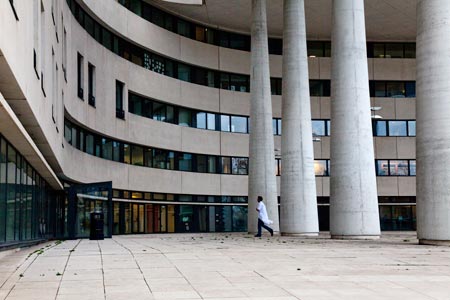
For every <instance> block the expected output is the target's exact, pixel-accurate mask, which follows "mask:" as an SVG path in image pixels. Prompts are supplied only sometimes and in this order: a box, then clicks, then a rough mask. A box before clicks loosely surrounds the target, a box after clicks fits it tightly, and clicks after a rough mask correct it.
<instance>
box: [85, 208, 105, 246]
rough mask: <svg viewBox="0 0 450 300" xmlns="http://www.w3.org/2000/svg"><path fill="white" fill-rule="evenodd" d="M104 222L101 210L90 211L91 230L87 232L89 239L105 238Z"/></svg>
mask: <svg viewBox="0 0 450 300" xmlns="http://www.w3.org/2000/svg"><path fill="white" fill-rule="evenodd" d="M104 223H105V221H104V215H103V213H102V212H91V232H90V234H89V239H90V240H103V239H105V234H104V230H103V225H104Z"/></svg>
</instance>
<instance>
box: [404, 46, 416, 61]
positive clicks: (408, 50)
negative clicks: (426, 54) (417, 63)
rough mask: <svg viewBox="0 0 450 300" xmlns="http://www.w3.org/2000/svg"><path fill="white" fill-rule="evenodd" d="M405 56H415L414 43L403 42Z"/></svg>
mask: <svg viewBox="0 0 450 300" xmlns="http://www.w3.org/2000/svg"><path fill="white" fill-rule="evenodd" d="M405 58H416V44H415V43H406V44H405Z"/></svg>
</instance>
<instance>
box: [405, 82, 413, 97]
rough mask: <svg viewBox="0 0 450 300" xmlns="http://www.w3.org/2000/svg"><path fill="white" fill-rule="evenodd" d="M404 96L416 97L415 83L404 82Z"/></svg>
mask: <svg viewBox="0 0 450 300" xmlns="http://www.w3.org/2000/svg"><path fill="white" fill-rule="evenodd" d="M405 93H406V94H405V96H406V97H408V98H415V97H416V82H415V81H407V82H405Z"/></svg>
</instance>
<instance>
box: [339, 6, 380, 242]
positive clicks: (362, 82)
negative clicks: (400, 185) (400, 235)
mask: <svg viewBox="0 0 450 300" xmlns="http://www.w3.org/2000/svg"><path fill="white" fill-rule="evenodd" d="M332 14H333V25H332V38H331V40H332V65H331V68H332V69H331V126H332V131H331V132H332V133H331V170H330V173H331V176H330V232H331V237H332V238H344V239H345V238H349V239H351V238H355V239H370V238H379V236H380V220H379V212H378V199H377V183H376V177H375V161H374V150H373V138H372V124H371V123H372V122H371V113H370V94H369V78H368V75H369V72H368V67H367V51H366V33H365V29H366V27H365V21H364V0H334V1H333V12H332Z"/></svg>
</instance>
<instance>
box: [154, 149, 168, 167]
mask: <svg viewBox="0 0 450 300" xmlns="http://www.w3.org/2000/svg"><path fill="white" fill-rule="evenodd" d="M166 164H167V152H166V151H164V150H161V149H153V168H158V169H167V165H166Z"/></svg>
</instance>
